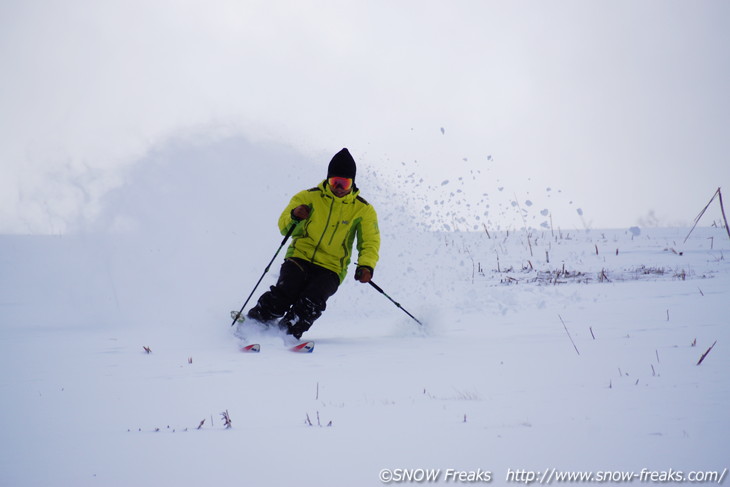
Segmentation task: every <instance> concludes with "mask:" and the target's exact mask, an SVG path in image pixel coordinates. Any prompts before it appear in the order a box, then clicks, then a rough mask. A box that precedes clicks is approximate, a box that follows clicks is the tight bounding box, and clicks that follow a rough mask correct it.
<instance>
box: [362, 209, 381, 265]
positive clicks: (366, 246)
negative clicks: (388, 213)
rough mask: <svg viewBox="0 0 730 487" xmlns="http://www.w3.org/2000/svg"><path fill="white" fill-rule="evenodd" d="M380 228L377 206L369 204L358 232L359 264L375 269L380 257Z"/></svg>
mask: <svg viewBox="0 0 730 487" xmlns="http://www.w3.org/2000/svg"><path fill="white" fill-rule="evenodd" d="M379 252H380V229H379V228H378V215H377V213H376V212H375V208H373V207H372V206H370V205H368V207H367V211H366V212H365V214H364V215H363V218H362V220H361V221H360V228H359V229H358V232H357V265H359V266H366V267H370V268H371V269H375V266H376V264H377V263H378V259H379V258H380V254H379Z"/></svg>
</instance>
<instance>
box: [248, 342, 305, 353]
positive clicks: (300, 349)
mask: <svg viewBox="0 0 730 487" xmlns="http://www.w3.org/2000/svg"><path fill="white" fill-rule="evenodd" d="M240 350H241V351H242V352H243V353H259V352H260V351H261V344H260V343H251V344H249V345H241V347H240ZM288 350H289V351H291V352H295V353H312V352H313V351H314V342H302V343H297V344H296V345H293V346H290V347H288Z"/></svg>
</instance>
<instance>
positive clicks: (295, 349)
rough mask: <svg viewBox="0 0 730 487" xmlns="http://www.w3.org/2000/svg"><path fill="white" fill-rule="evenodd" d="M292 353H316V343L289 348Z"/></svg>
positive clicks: (306, 343)
mask: <svg viewBox="0 0 730 487" xmlns="http://www.w3.org/2000/svg"><path fill="white" fill-rule="evenodd" d="M289 350H291V351H292V352H298V353H312V352H314V342H302V343H299V344H297V345H294V346H293V347H291V348H289Z"/></svg>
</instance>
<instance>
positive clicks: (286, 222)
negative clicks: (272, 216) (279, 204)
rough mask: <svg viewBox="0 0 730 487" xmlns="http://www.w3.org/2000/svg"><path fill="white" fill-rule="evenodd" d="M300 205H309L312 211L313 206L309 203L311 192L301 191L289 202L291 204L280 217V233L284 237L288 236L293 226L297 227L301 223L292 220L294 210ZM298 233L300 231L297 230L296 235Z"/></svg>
mask: <svg viewBox="0 0 730 487" xmlns="http://www.w3.org/2000/svg"><path fill="white" fill-rule="evenodd" d="M299 205H307V206H309V207H310V209H311V206H312V205H311V202H310V201H309V191H300V192H299V193H297V194H295V195H294V196H293V197H292V199H291V201H289V204H288V205H287V206H286V208H284V211H283V212H282V213H281V216H280V217H279V231H280V232H281V234H282V235H286V234H287V232H289V229H290V228H291V227H292V225H297V224H298V223H300V222H299V221H298V220H295V219H294V218H292V214H291V212H292V210H293V209H294V208H296V207H297V206H299ZM297 231H299V230H295V231H294V233H296V232H297Z"/></svg>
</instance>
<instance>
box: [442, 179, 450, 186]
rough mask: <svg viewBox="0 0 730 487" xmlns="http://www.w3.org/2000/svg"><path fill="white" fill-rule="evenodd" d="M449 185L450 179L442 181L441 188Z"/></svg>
mask: <svg viewBox="0 0 730 487" xmlns="http://www.w3.org/2000/svg"><path fill="white" fill-rule="evenodd" d="M447 184H449V180H448V179H444V180H443V181H441V186H446V185H447Z"/></svg>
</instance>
